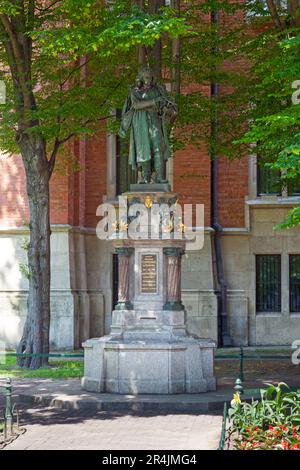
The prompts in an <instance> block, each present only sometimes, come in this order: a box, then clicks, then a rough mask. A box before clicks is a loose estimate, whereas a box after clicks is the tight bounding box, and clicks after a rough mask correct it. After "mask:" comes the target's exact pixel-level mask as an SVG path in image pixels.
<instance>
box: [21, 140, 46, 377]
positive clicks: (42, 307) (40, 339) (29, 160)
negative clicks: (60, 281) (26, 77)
mask: <svg viewBox="0 0 300 470" xmlns="http://www.w3.org/2000/svg"><path fill="white" fill-rule="evenodd" d="M18 143H19V145H20V148H21V154H22V159H23V163H24V167H25V172H26V182H27V195H28V200H29V208H30V245H29V251H28V267H29V295H28V312H27V318H26V322H25V325H24V330H23V335H22V338H21V341H20V343H19V345H18V348H17V353H22V354H37V355H40V354H49V328H50V220H49V181H50V172H49V163H48V161H47V157H46V150H45V142H44V140H43V138H40V137H36V136H35V137H32V136H31V137H30V136H25V137H24V136H22V138H21V139H20V141H19V142H18ZM17 364H18V365H20V366H23V367H26V368H29V369H37V368H39V367H41V366H42V365H47V364H48V357H40V356H33V357H22V356H18V359H17Z"/></svg>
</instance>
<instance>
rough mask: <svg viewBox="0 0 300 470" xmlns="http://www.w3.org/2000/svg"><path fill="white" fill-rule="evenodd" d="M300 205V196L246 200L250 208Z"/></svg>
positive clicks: (264, 197)
mask: <svg viewBox="0 0 300 470" xmlns="http://www.w3.org/2000/svg"><path fill="white" fill-rule="evenodd" d="M299 203H300V196H289V197H281V196H261V197H257V198H256V199H248V200H246V204H247V205H248V206H252V207H253V206H254V207H255V206H256V207H268V206H271V207H276V206H277V207H278V206H279V207H282V206H287V207H293V206H294V205H295V204H299Z"/></svg>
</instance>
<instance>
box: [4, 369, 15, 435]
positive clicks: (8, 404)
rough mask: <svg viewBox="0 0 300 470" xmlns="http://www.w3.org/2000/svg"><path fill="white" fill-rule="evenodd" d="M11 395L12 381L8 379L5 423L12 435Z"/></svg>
mask: <svg viewBox="0 0 300 470" xmlns="http://www.w3.org/2000/svg"><path fill="white" fill-rule="evenodd" d="M11 394H12V386H11V379H10V378H7V379H6V383H5V403H6V405H5V421H6V424H7V429H8V431H9V432H10V434H12V433H13V423H12V404H11Z"/></svg>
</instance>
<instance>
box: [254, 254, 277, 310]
mask: <svg viewBox="0 0 300 470" xmlns="http://www.w3.org/2000/svg"><path fill="white" fill-rule="evenodd" d="M256 311H257V312H280V311H281V255H256Z"/></svg>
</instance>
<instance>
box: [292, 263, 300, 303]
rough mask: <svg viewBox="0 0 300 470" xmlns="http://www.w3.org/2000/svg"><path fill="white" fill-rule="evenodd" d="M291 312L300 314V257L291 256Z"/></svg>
mask: <svg viewBox="0 0 300 470" xmlns="http://www.w3.org/2000/svg"><path fill="white" fill-rule="evenodd" d="M290 312H300V255H290Z"/></svg>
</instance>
